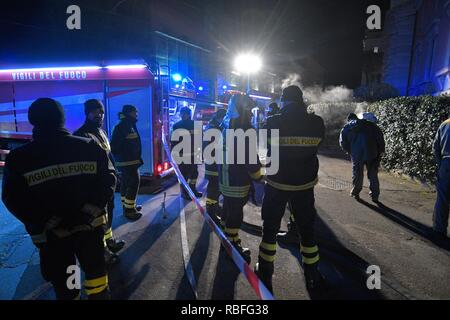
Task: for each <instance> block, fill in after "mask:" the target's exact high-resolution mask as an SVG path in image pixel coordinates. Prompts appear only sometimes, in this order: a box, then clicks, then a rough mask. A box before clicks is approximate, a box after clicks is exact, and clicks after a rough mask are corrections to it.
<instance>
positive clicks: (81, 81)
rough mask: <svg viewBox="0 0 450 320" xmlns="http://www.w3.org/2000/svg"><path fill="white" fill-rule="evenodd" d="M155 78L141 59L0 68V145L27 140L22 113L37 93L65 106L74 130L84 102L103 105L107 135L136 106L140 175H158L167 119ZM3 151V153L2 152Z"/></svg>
mask: <svg viewBox="0 0 450 320" xmlns="http://www.w3.org/2000/svg"><path fill="white" fill-rule="evenodd" d="M155 78H156V79H157V76H155V75H154V74H153V73H152V72H151V71H150V69H149V68H148V66H147V65H146V64H145V63H139V64H133V63H128V64H117V63H108V64H106V63H103V64H98V65H96V64H92V65H72V66H70V65H69V66H67V65H65V66H61V67H54V66H33V67H30V68H10V69H0V143H1V147H0V149H2V150H5V149H11V148H14V147H15V146H16V145H18V144H21V143H24V142H26V141H27V140H30V139H31V136H32V126H31V125H30V123H29V122H28V118H27V112H28V107H29V106H30V104H31V103H32V102H33V101H34V100H35V99H37V98H40V97H51V98H53V99H55V100H57V101H59V102H60V103H61V104H62V105H63V106H64V109H65V113H66V128H67V129H68V130H69V131H71V132H73V131H74V130H76V129H77V128H78V127H80V126H81V125H82V124H83V122H84V120H85V114H84V105H83V104H84V102H85V101H86V100H88V99H100V100H102V101H103V103H104V104H105V109H106V110H105V124H104V129H105V130H106V132H107V133H108V135H109V136H111V133H112V129H113V128H114V126H115V125H116V124H117V122H118V121H119V119H118V113H119V112H120V111H121V109H122V106H123V105H125V104H132V105H135V106H136V107H137V109H138V110H139V121H138V123H137V127H138V130H139V133H140V135H141V139H142V158H143V160H144V165H143V167H142V168H141V174H142V177H143V179H149V180H153V179H159V178H160V177H164V176H166V175H168V174H170V173H171V172H172V168H170V165H169V163H168V162H167V161H166V157H165V155H164V152H163V148H162V145H161V144H162V142H161V141H162V139H161V134H162V128H161V126H162V123H168V119H164V118H165V117H167V116H168V112H163V110H162V109H163V108H161V107H160V105H161V104H160V103H159V101H158V99H159V98H158V97H159V95H158V92H159V89H158V86H157V85H156V84H155ZM2 153H5V152H2Z"/></svg>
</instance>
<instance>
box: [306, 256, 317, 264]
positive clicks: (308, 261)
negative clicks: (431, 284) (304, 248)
mask: <svg viewBox="0 0 450 320" xmlns="http://www.w3.org/2000/svg"><path fill="white" fill-rule="evenodd" d="M302 260H303V263H305V264H314V263H316V262H318V261H319V260H320V256H319V255H317V256H315V257H314V258H308V257H305V256H304V255H302Z"/></svg>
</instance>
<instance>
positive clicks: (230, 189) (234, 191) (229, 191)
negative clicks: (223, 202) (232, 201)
mask: <svg viewBox="0 0 450 320" xmlns="http://www.w3.org/2000/svg"><path fill="white" fill-rule="evenodd" d="M219 190H220V192H221V193H222V194H223V195H224V196H227V197H231V198H244V197H246V196H247V195H248V192H249V190H250V186H249V185H248V186H225V185H223V184H219Z"/></svg>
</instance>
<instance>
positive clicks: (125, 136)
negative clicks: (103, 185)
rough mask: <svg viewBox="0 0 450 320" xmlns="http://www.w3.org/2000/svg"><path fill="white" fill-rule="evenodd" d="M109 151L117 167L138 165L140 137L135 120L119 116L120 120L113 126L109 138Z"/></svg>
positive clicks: (139, 159)
mask: <svg viewBox="0 0 450 320" xmlns="http://www.w3.org/2000/svg"><path fill="white" fill-rule="evenodd" d="M111 151H112V154H113V156H114V159H115V160H116V167H117V168H119V169H120V168H124V167H140V166H141V165H142V164H143V161H142V158H141V137H140V136H139V132H138V130H137V128H136V121H135V120H133V119H131V118H128V117H126V116H121V120H120V122H119V123H118V124H117V125H116V126H115V127H114V130H113V134H112V138H111Z"/></svg>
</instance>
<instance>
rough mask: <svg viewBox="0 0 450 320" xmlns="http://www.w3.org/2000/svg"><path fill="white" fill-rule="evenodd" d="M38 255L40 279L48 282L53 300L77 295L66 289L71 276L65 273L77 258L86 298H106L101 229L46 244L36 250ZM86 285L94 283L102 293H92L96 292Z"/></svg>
mask: <svg viewBox="0 0 450 320" xmlns="http://www.w3.org/2000/svg"><path fill="white" fill-rule="evenodd" d="M39 254H40V259H41V273H42V276H43V277H44V279H45V280H47V281H50V282H51V283H52V285H53V287H54V289H55V293H56V298H57V299H59V300H71V299H75V298H76V297H77V296H78V295H79V293H80V290H78V289H72V290H70V289H69V288H68V287H67V280H68V278H69V277H70V276H71V275H72V274H70V273H67V268H68V267H69V266H72V265H76V264H77V263H76V260H77V259H78V261H79V262H80V267H81V269H82V270H83V271H84V273H85V278H86V280H85V289H86V293H87V294H88V296H89V298H90V299H91V298H92V299H95V298H106V297H107V295H106V293H107V292H108V286H107V278H106V277H107V273H106V264H105V257H104V246H103V229H102V227H99V228H97V229H95V230H94V231H83V232H78V233H76V234H74V235H71V236H69V237H67V238H62V239H57V240H53V241H51V242H48V243H46V244H45V245H43V246H42V247H41V248H40V251H39ZM89 282H91V283H92V282H94V283H95V287H96V288H97V289H98V290H101V289H103V290H101V291H100V292H95V291H98V290H95V289H94V288H93V287H91V286H90V285H89ZM93 289H94V290H93ZM92 291H94V292H92Z"/></svg>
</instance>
